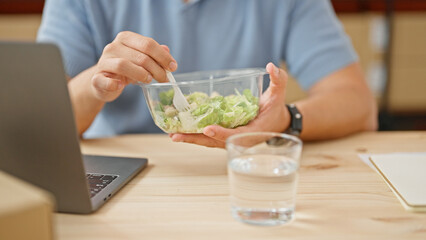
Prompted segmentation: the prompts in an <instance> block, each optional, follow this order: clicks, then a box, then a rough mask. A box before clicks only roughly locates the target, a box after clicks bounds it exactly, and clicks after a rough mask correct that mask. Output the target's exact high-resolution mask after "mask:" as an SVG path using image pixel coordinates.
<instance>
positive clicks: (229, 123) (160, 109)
mask: <svg viewBox="0 0 426 240" xmlns="http://www.w3.org/2000/svg"><path fill="white" fill-rule="evenodd" d="M173 95H174V92H173V89H171V90H169V91H165V92H161V93H160V94H159V97H160V101H159V102H157V103H156V105H155V106H154V111H153V117H154V120H155V122H156V124H157V125H158V126H159V127H160V128H161V129H163V130H164V131H165V132H169V133H172V132H173V133H174V132H182V133H201V132H202V131H203V128H204V127H206V126H209V125H220V126H222V127H226V128H235V127H238V126H242V125H246V124H247V123H249V122H250V121H251V120H252V119H253V118H255V117H256V115H257V113H258V111H259V99H258V98H257V97H255V96H253V94H252V93H251V91H250V90H249V89H245V90H244V91H243V92H242V94H241V93H240V92H238V91H237V90H235V94H233V95H229V96H225V97H224V96H220V95H219V94H217V93H214V94H212V96H208V95H207V94H205V93H202V92H194V93H192V94H189V95H186V96H185V97H186V99H187V100H188V103H189V104H190V110H188V111H185V112H178V111H177V110H176V109H175V108H174V106H173Z"/></svg>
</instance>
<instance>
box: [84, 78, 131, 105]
mask: <svg viewBox="0 0 426 240" xmlns="http://www.w3.org/2000/svg"><path fill="white" fill-rule="evenodd" d="M91 81H92V87H93V88H94V90H95V91H94V92H95V96H96V97H97V98H98V99H100V100H102V101H105V102H110V101H113V100H114V99H115V98H117V97H118V96H119V95H120V93H121V92H122V90H123V89H124V87H125V85H126V80H125V79H123V78H120V76H118V75H115V74H111V73H96V74H95V75H94V76H93V77H92V79H91Z"/></svg>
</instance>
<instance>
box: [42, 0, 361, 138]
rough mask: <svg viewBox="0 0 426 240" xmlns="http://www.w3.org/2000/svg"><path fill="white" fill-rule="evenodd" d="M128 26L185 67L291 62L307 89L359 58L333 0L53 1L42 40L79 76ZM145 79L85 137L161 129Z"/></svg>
mask: <svg viewBox="0 0 426 240" xmlns="http://www.w3.org/2000/svg"><path fill="white" fill-rule="evenodd" d="M121 31H133V32H136V33H139V34H142V35H144V36H148V37H151V38H153V39H155V40H156V41H157V42H159V43H160V44H166V45H168V46H169V47H170V50H171V54H172V55H173V57H174V58H175V59H176V61H177V62H178V66H179V68H178V70H177V71H176V73H180V72H191V71H201V70H216V69H232V68H248V67H265V65H266V64H267V63H268V62H273V63H274V64H276V65H279V64H280V62H281V61H285V62H286V65H287V68H288V70H289V72H290V73H291V74H292V75H293V76H295V78H296V79H297V80H298V82H299V83H300V85H301V86H302V87H303V88H304V89H308V88H309V87H311V86H312V85H313V84H314V83H315V82H317V81H318V80H320V79H321V78H323V77H325V76H327V75H328V74H330V73H332V72H334V71H336V70H338V69H340V68H342V67H345V66H346V65H348V64H350V63H353V62H355V61H357V57H356V54H355V52H354V50H353V48H352V46H351V43H350V40H349V38H348V37H347V36H346V34H345V33H344V31H343V28H342V26H341V24H340V23H339V21H338V20H337V18H336V15H335V13H334V11H333V8H332V6H331V4H330V2H329V1H328V0H193V1H190V3H184V2H183V1H182V0H125V1H117V0H47V1H46V5H45V9H44V13H43V20H42V24H41V27H40V29H39V33H38V41H39V42H53V43H56V44H57V45H58V46H59V48H60V49H61V52H62V55H63V59H64V63H65V69H66V72H67V74H68V75H69V76H71V77H74V76H76V75H77V74H78V73H80V72H82V71H83V70H85V69H87V68H89V67H91V66H93V65H95V64H96V63H97V61H98V60H99V57H100V56H101V54H102V50H103V48H104V47H105V45H107V44H108V43H110V42H112V41H113V40H114V38H115V36H116V35H117V34H118V33H119V32H121ZM159 132H161V130H160V129H159V128H158V127H156V126H155V124H154V122H153V120H152V118H151V116H150V114H149V110H148V107H147V105H146V102H145V99H144V96H143V93H142V91H141V89H140V87H139V86H134V85H130V86H127V87H126V88H125V89H124V91H123V94H122V95H120V97H119V98H117V99H116V100H115V101H113V102H110V103H107V104H106V105H105V107H104V108H103V109H102V111H101V112H100V113H99V114H98V115H97V117H96V119H95V120H94V122H93V123H92V125H91V127H90V128H89V129H88V130H87V131H86V132H85V133H84V137H87V138H92V137H106V136H113V135H117V134H124V133H159Z"/></svg>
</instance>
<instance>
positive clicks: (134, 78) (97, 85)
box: [91, 32, 177, 102]
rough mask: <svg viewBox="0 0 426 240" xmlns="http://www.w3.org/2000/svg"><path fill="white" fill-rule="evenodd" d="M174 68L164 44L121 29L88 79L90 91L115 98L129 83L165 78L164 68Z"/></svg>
mask: <svg viewBox="0 0 426 240" xmlns="http://www.w3.org/2000/svg"><path fill="white" fill-rule="evenodd" d="M176 69H177V63H176V60H175V59H174V58H173V57H172V56H171V55H170V53H169V49H168V47H167V46H164V45H160V44H158V43H157V42H156V41H155V40H153V39H152V38H148V37H144V36H142V35H139V34H136V33H133V32H121V33H119V34H117V37H116V38H115V39H114V41H113V42H112V43H110V44H108V45H107V46H106V47H105V48H104V51H103V53H102V56H101V57H100V59H99V62H98V64H97V65H96V67H95V73H94V75H93V77H92V79H91V86H92V92H93V94H94V96H95V97H96V98H98V99H99V100H102V101H104V102H110V101H113V100H115V99H116V98H117V97H118V96H119V95H120V94H121V92H122V91H123V88H124V87H125V86H126V85H127V84H129V83H136V82H145V83H149V82H151V80H152V79H153V78H155V79H156V80H157V81H159V82H166V81H167V77H166V72H165V70H169V71H171V72H173V71H175V70H176Z"/></svg>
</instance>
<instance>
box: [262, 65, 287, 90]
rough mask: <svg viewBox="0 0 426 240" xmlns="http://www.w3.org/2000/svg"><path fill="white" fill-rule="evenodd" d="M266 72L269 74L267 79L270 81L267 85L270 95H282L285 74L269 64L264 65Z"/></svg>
mask: <svg viewBox="0 0 426 240" xmlns="http://www.w3.org/2000/svg"><path fill="white" fill-rule="evenodd" d="M266 71H267V72H268V73H269V78H270V79H271V82H270V84H269V88H270V91H271V93H272V94H284V92H285V89H286V86H287V79H288V75H287V73H286V72H285V71H284V70H283V69H280V68H278V67H276V66H275V65H274V64H273V63H271V62H270V63H268V64H267V65H266Z"/></svg>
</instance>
